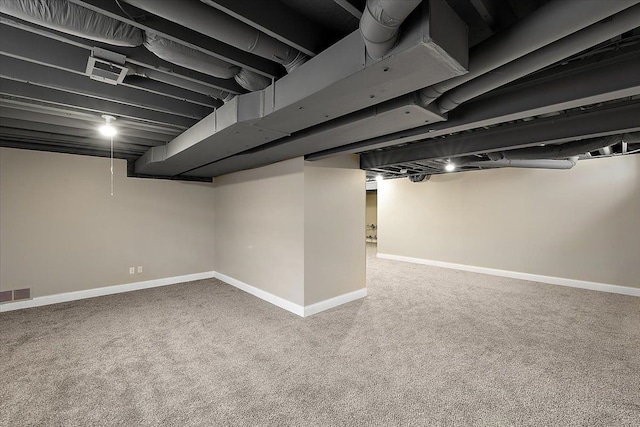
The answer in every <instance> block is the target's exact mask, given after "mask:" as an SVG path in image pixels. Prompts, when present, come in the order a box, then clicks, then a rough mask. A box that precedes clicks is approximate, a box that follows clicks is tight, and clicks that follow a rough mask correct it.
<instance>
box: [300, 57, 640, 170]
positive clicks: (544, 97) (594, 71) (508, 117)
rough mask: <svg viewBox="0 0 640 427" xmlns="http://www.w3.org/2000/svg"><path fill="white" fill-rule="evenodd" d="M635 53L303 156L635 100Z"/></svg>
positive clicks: (639, 91) (638, 83) (639, 65)
mask: <svg viewBox="0 0 640 427" xmlns="http://www.w3.org/2000/svg"><path fill="white" fill-rule="evenodd" d="M638 69H640V53H638V52H636V53H632V54H629V55H624V56H622V57H620V58H612V59H611V60H608V61H602V62H600V63H596V64H594V65H591V66H589V67H586V68H581V69H574V70H572V72H570V73H566V74H565V73H563V74H561V75H559V76H558V75H556V76H546V77H544V78H542V79H535V80H531V81H529V82H527V84H526V85H517V86H515V87H512V88H509V89H508V90H505V89H501V90H500V91H499V92H496V94H495V95H493V96H485V97H483V98H481V99H480V98H479V99H478V100H476V101H471V102H469V103H466V104H462V105H461V106H460V107H458V108H457V109H456V110H454V111H451V112H450V113H449V118H448V120H447V121H445V122H440V123H434V124H430V125H427V126H421V127H417V128H413V129H407V130H404V131H400V132H396V133H392V134H389V135H384V136H380V137H376V138H371V139H368V140H364V141H360V142H355V143H352V144H348V145H344V146H342V147H336V148H334V149H330V150H324V151H321V152H318V153H314V154H310V155H308V156H307V159H308V160H319V159H322V158H326V157H330V156H334V155H336V154H353V153H360V152H363V151H366V150H375V149H379V148H386V147H390V146H393V145H397V144H402V143H408V142H413V141H419V140H424V139H430V138H435V137H439V136H443V135H448V134H451V133H455V132H461V131H466V130H471V129H478V128H482V127H485V126H492V125H495V124H499V123H505V122H509V121H512V120H520V119H524V118H528V117H533V116H536V115H542V114H548V113H552V112H556V111H562V110H568V109H572V108H578V107H582V106H585V105H590V104H596V103H600V102H607V101H612V100H614V99H619V98H625V97H631V96H636V95H640V73H638V72H637V70H638Z"/></svg>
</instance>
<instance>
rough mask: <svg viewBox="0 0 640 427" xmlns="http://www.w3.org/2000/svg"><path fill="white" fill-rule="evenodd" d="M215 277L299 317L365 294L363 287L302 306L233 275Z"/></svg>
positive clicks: (218, 274) (220, 274)
mask: <svg viewBox="0 0 640 427" xmlns="http://www.w3.org/2000/svg"><path fill="white" fill-rule="evenodd" d="M215 278H216V279H220V280H222V281H223V282H225V283H227V284H229V285H231V286H233V287H236V288H238V289H240V290H242V291H245V292H247V293H249V294H251V295H253V296H255V297H258V298H260V299H262V300H264V301H267V302H269V303H271V304H273V305H275V306H277V307H280V308H283V309H285V310H287V311H290V312H291V313H293V314H297V315H298V316H300V317H308V316H311V315H313V314H317V313H320V312H321V311H325V310H328V309H330V308H334V307H337V306H339V305H342V304H346V303H348V302H351V301H355V300H357V299H360V298H364V297H366V296H367V289H366V288H364V289H358V290H357V291H353V292H349V293H346V294H343V295H339V296H337V297H333V298H329V299H326V300H324V301H320V302H318V303H315V304H311V305H307V306H302V305H300V304H295V303H293V302H291V301H289V300H286V299H284V298H281V297H279V296H276V295H273V294H272V293H269V292H267V291H263V290H262V289H259V288H256V287H255V286H251V285H249V284H247V283H244V282H241V281H240V280H237V279H234V278H233V277H229V276H227V275H225V274H222V273H215Z"/></svg>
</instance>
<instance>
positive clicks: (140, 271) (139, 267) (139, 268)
mask: <svg viewBox="0 0 640 427" xmlns="http://www.w3.org/2000/svg"><path fill="white" fill-rule="evenodd" d="M138 273H142V266H141V265H139V266H138Z"/></svg>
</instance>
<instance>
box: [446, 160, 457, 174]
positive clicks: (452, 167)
mask: <svg viewBox="0 0 640 427" xmlns="http://www.w3.org/2000/svg"><path fill="white" fill-rule="evenodd" d="M444 170H446V171H447V172H453V171H454V170H456V165H455V163H451V162H449V163H447V164H446V165H445V166H444Z"/></svg>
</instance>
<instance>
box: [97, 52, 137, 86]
mask: <svg viewBox="0 0 640 427" xmlns="http://www.w3.org/2000/svg"><path fill="white" fill-rule="evenodd" d="M125 60H126V57H125V56H124V55H120V54H117V53H114V52H109V51H108V50H104V49H100V48H97V47H96V48H93V49H92V50H91V56H90V57H89V61H88V62H87V75H88V76H89V77H90V78H91V79H92V80H97V81H99V82H103V83H108V84H111V85H117V84H118V83H122V81H123V80H124V78H125V76H126V75H127V73H128V72H129V69H128V68H127V67H125V66H124V63H125Z"/></svg>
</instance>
